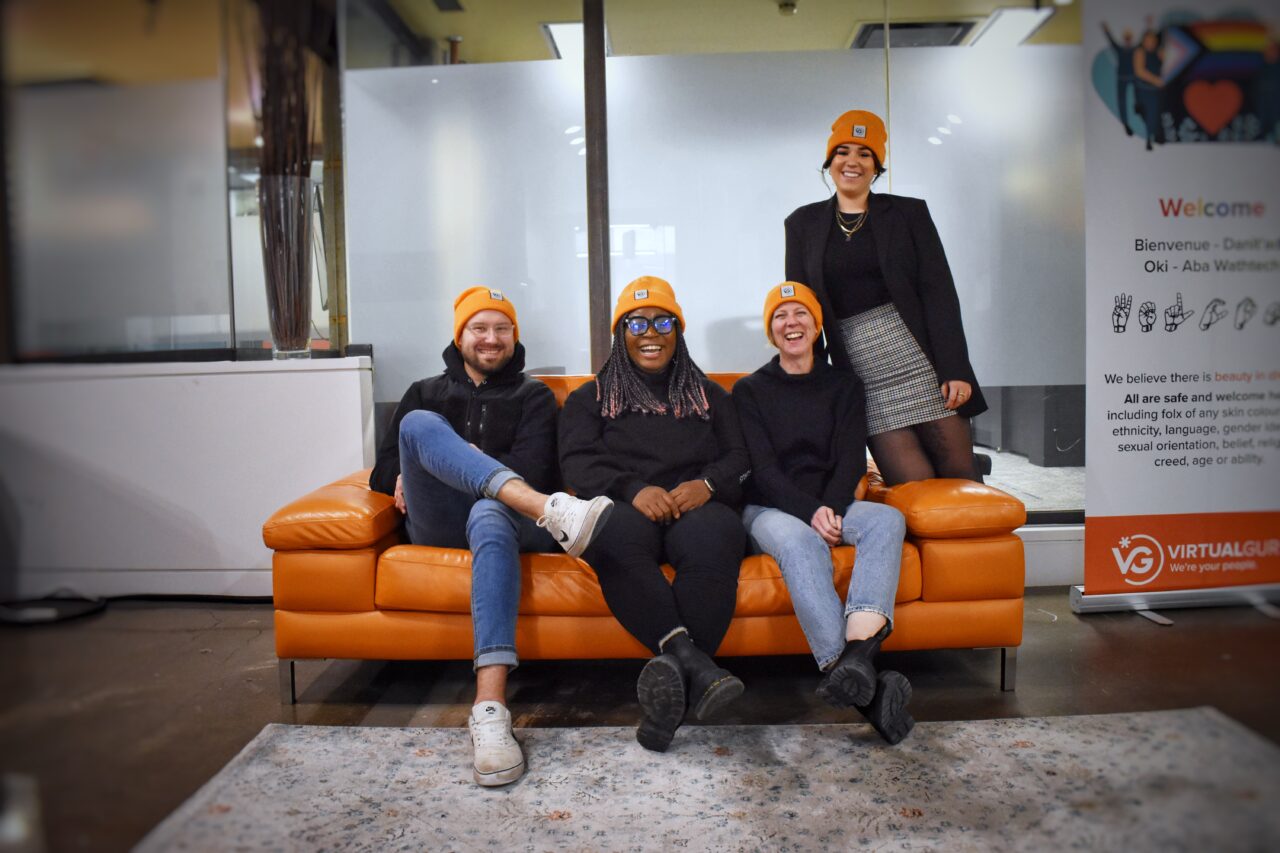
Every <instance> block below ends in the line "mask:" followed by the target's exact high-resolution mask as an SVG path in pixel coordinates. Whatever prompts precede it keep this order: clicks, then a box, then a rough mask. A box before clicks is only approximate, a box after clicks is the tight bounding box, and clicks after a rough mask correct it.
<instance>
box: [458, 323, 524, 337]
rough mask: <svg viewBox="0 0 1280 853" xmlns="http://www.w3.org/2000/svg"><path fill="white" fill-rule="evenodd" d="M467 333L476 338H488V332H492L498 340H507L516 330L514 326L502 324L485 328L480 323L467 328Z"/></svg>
mask: <svg viewBox="0 0 1280 853" xmlns="http://www.w3.org/2000/svg"><path fill="white" fill-rule="evenodd" d="M467 331H468V332H470V333H471V334H473V335H475V336H476V337H477V338H487V337H489V332H493V334H494V335H495V336H497V337H499V338H509V337H511V336H512V335H513V334H515V331H516V329H515V326H512V325H509V324H507V323H503V324H501V325H498V326H486V325H483V324H481V323H477V324H475V325H474V326H467Z"/></svg>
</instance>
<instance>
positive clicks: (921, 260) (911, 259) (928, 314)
mask: <svg viewBox="0 0 1280 853" xmlns="http://www.w3.org/2000/svg"><path fill="white" fill-rule="evenodd" d="M867 204H868V213H867V227H868V228H870V229H871V232H872V233H873V234H874V235H875V238H876V249H877V254H878V255H879V259H880V269H881V270H882V271H883V273H884V281H885V287H887V288H888V290H889V296H890V298H891V299H892V300H893V304H894V306H895V307H896V308H897V309H898V313H899V314H901V315H902V319H903V321H904V322H905V323H906V324H907V328H908V329H910V330H911V334H912V335H913V336H914V337H915V339H916V342H917V343H919V344H920V349H921V350H923V351H924V354H925V356H926V357H927V358H928V359H929V361H930V362H931V363H932V364H933V368H934V370H936V371H937V372H938V379H939V380H940V381H942V382H946V381H948V380H951V379H962V380H964V381H965V382H968V383H969V384H970V385H972V386H973V396H971V397H970V398H969V400H968V401H967V402H966V403H965V404H964V405H963V406H961V407H960V408H959V409H957V410H956V411H957V413H958V414H960V415H963V416H964V417H967V418H971V417H973V416H974V415H978V414H981V413H982V412H984V411H986V409H987V401H986V398H984V397H983V396H982V389H981V388H979V387H978V380H977V377H975V376H974V374H973V366H972V365H971V364H970V363H969V347H968V345H967V344H966V343H965V337H964V326H963V324H962V323H961V320H960V298H959V297H958V296H957V295H956V286H955V282H954V281H953V280H952V278H951V267H950V266H948V265H947V256H946V253H945V252H944V251H943V249H942V240H941V239H939V237H938V229H937V228H935V227H934V225H933V218H932V217H930V216H929V207H928V205H927V204H925V202H924V201H923V200H922V199H918V198H909V197H907V196H900V195H887V194H884V193H872V194H871V195H870V197H869V198H868V202H867ZM835 216H836V197H835V196H834V195H833V196H832V197H831V198H829V199H827V200H826V201H819V202H814V203H813V204H806V205H805V206H804V207H799V208H796V209H795V210H794V211H793V212H792V213H791V215H790V216H788V217H787V220H786V232H787V261H786V267H787V279H788V280H790V281H797V282H799V283H801V284H807V285H808V286H809V287H811V288H813V290H814V291H815V292H816V293H817V294H818V299H819V301H820V302H821V303H822V316H823V318H824V325H828V326H830V329H831V330H834V328H835V322H836V320H835V316H836V315H835V311H834V309H833V308H832V306H831V298H830V296H829V294H828V293H827V290H826V287H825V285H824V283H823V274H822V256H823V252H824V251H825V250H826V245H827V239H828V237H829V236H830V233H831V229H832V228H833V227H834V225H833V223H834V222H835ZM823 336H824V337H825V338H827V345H826V346H825V347H823V346H821V340H820V341H819V346H816V347H815V354H816V355H817V357H818V358H819V359H825V358H826V352H827V351H829V352H830V356H831V363H832V364H834V365H835V366H836V367H839V368H841V369H844V370H849V369H850V364H849V356H848V354H847V353H846V352H845V349H844V346H843V344H842V343H841V342H840V340H839V338H838V337H837V336H835V334H834V331H833V333H832V334H831V335H830V336H828V335H827V334H826V332H824V335H823Z"/></svg>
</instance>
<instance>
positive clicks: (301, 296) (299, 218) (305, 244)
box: [258, 0, 316, 355]
mask: <svg viewBox="0 0 1280 853" xmlns="http://www.w3.org/2000/svg"><path fill="white" fill-rule="evenodd" d="M258 14H259V19H260V21H261V25H262V27H261V39H262V41H261V49H260V52H259V57H260V69H261V73H262V78H261V79H262V103H261V108H260V109H261V112H260V115H261V117H262V147H261V148H260V149H259V155H258V164H259V173H260V175H261V177H260V179H259V181H258V207H259V211H260V214H261V217H262V258H263V263H264V264H265V272H266V282H267V311H268V315H269V319H270V323H271V337H272V340H273V342H274V344H275V350H276V353H277V355H280V354H281V353H291V354H302V353H305V351H306V350H307V347H308V345H309V342H310V329H311V180H310V175H311V140H312V138H313V132H314V127H312V121H313V120H314V112H313V111H312V109H311V98H312V96H313V93H314V91H315V86H314V83H315V80H316V70H315V63H314V60H313V58H312V57H311V55H310V54H309V52H308V50H307V47H306V41H305V39H306V36H307V33H308V32H309V31H310V28H311V23H312V21H311V17H312V3H311V2H310V0H258Z"/></svg>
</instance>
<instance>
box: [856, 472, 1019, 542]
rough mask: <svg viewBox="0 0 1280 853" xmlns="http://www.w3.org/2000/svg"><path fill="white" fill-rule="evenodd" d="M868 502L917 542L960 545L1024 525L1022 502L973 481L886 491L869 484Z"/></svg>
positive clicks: (935, 482) (928, 482) (877, 482)
mask: <svg viewBox="0 0 1280 853" xmlns="http://www.w3.org/2000/svg"><path fill="white" fill-rule="evenodd" d="M871 480H872V482H871V484H870V488H869V490H868V497H869V498H870V499H871V500H874V501H878V502H880V503H885V504H888V505H889V506H891V507H893V508H894V509H896V510H898V511H899V512H901V513H902V514H903V515H904V516H905V517H906V519H907V533H908V534H910V535H912V536H917V537H920V538H922V539H965V538H973V537H979V536H998V535H1000V534H1004V533H1012V532H1013V531H1014V530H1016V529H1017V528H1019V527H1021V526H1022V525H1024V524H1026V522H1027V508H1026V506H1025V505H1024V504H1023V503H1022V501H1020V500H1018V499H1017V498H1015V497H1014V496H1013V495H1010V494H1008V493H1007V492H1002V491H1000V490H999V489H997V488H995V487H994V486H987V485H984V484H982V483H975V482H973V481H972V480H947V479H937V480H917V481H916V482H913V483H899V484H898V485H896V486H885V485H884V483H883V481H880V480H879V475H876V476H874V477H872V478H871Z"/></svg>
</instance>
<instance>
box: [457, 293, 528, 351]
mask: <svg viewBox="0 0 1280 853" xmlns="http://www.w3.org/2000/svg"><path fill="white" fill-rule="evenodd" d="M481 311H501V312H502V313H503V314H506V315H507V318H508V319H509V320H511V325H512V326H514V327H515V335H516V340H517V341H518V340H520V323H519V322H518V321H517V320H516V308H515V306H514V305H512V304H511V303H510V302H508V301H507V297H505V296H503V295H502V291H501V290H490V289H489V288H487V287H468V288H467V289H466V290H464V291H462V292H461V293H459V294H458V298H457V299H455V300H453V342H454V344H455V345H456V344H461V343H462V329H463V327H464V326H466V325H467V321H468V320H470V319H471V318H472V317H474V316H475V315H476V314H479V313H480V312H481Z"/></svg>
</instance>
